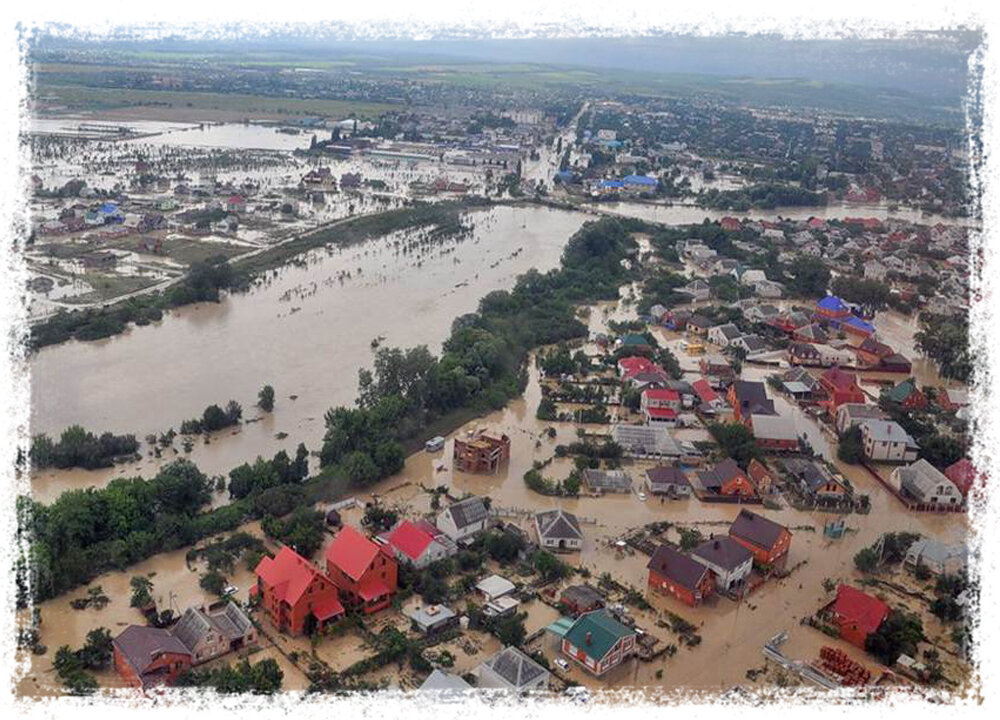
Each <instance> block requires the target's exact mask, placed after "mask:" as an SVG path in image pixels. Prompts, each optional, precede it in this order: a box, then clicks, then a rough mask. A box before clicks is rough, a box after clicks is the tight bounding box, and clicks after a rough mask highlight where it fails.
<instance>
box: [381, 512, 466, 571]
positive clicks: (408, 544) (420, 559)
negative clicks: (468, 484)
mask: <svg viewBox="0 0 1000 720" xmlns="http://www.w3.org/2000/svg"><path fill="white" fill-rule="evenodd" d="M382 537H384V538H385V541H386V542H387V543H388V546H389V547H390V548H391V549H392V552H393V555H395V556H396V560H398V561H399V562H402V563H406V562H408V563H412V564H413V566H414V567H416V568H425V567H427V566H428V565H430V564H431V563H433V562H436V561H437V560H441V559H443V558H445V557H448V556H449V555H451V554H453V553H452V552H451V550H453V549H455V550H457V548H455V546H454V543H452V542H448V540H449V538H447V537H443V536H442V533H441V531H440V530H438V529H437V528H436V527H434V526H433V525H431V524H430V523H428V522H427V521H426V520H420V521H418V522H412V521H411V520H404V521H403V522H401V523H399V525H397V526H396V527H395V529H393V531H392V532H390V533H386V534H385V535H384V536H382Z"/></svg>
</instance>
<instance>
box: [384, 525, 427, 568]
mask: <svg viewBox="0 0 1000 720" xmlns="http://www.w3.org/2000/svg"><path fill="white" fill-rule="evenodd" d="M386 539H387V540H388V541H389V544H390V545H392V546H393V547H394V548H396V549H397V550H399V551H400V552H402V553H403V554H404V555H406V557H408V558H410V560H417V559H419V558H420V556H421V555H423V554H424V550H426V549H427V546H428V545H430V544H431V543H432V542H433V541H434V536H433V535H431V534H430V533H428V532H426V531H424V530H421V529H420V528H419V527H417V526H416V525H415V524H413V523H412V522H410V521H409V520H404V521H403V522H401V523H400V524H399V525H397V526H396V529H395V530H393V531H392V532H391V533H389V535H388V537H387V538H386Z"/></svg>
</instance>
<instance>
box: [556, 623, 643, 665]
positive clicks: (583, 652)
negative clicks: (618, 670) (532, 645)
mask: <svg viewBox="0 0 1000 720" xmlns="http://www.w3.org/2000/svg"><path fill="white" fill-rule="evenodd" d="M635 646H636V632H635V630H633V629H632V628H629V627H626V626H625V625H622V624H621V623H620V622H618V621H617V620H615V618H614V617H612V616H611V614H610V613H609V612H608V611H607V610H595V611H594V612H589V613H585V614H583V615H581V616H580V617H579V618H577V620H576V622H575V623H573V625H572V626H571V627H570V629H569V630H568V631H567V632H566V635H565V636H564V637H563V639H562V647H561V649H562V653H563V655H565V656H566V657H568V658H570V659H572V660H574V661H575V662H577V663H579V664H580V665H581V666H583V668H584V669H585V670H586V671H587V672H589V673H590V674H591V675H595V676H598V677H600V676H601V675H603V674H604V673H606V672H607V671H608V670H611V669H612V668H614V667H617V666H618V665H621V664H622V663H623V662H624V661H625V660H627V659H628V658H629V657H630V656H631V655H632V654H633V653H634V652H635Z"/></svg>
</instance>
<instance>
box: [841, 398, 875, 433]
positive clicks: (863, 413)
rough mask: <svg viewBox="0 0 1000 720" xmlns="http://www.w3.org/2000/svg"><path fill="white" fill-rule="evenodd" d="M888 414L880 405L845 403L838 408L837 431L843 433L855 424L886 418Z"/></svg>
mask: <svg viewBox="0 0 1000 720" xmlns="http://www.w3.org/2000/svg"><path fill="white" fill-rule="evenodd" d="M885 418H886V414H885V412H884V411H883V410H882V408H880V407H879V406H878V405H866V404H865V403H844V404H843V405H841V406H840V407H838V408H837V414H836V425H837V432H838V433H839V434H841V435H843V434H844V433H845V432H847V431H848V430H850V429H851V428H852V427H854V426H855V425H860V424H861V423H863V422H864V421H866V420H885Z"/></svg>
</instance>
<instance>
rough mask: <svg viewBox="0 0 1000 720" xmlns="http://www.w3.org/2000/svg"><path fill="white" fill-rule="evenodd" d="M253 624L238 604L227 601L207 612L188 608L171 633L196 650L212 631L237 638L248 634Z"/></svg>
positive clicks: (188, 647) (233, 638) (186, 645)
mask: <svg viewBox="0 0 1000 720" xmlns="http://www.w3.org/2000/svg"><path fill="white" fill-rule="evenodd" d="M250 628H251V624H250V620H249V618H247V616H246V615H245V614H244V613H243V611H242V610H240V608H239V607H238V606H237V605H234V604H233V603H227V604H226V606H225V607H224V608H221V609H219V610H215V611H213V612H210V613H206V612H205V611H203V610H202V609H201V608H188V609H187V610H185V611H184V614H183V615H181V619H180V620H179V621H178V622H177V624H176V625H175V626H174V627H173V628H172V629H171V631H170V632H171V634H172V635H173V636H174V637H176V638H177V639H178V640H180V641H181V642H182V643H184V646H185V647H187V649H188V650H189V651H191V652H194V650H195V648H196V647H197V645H198V643H199V642H201V640H202V638H204V637H205V635H206V634H208V633H209V632H210V631H213V630H214V631H215V632H217V633H219V634H220V635H222V636H224V637H227V638H229V639H230V640H237V639H239V638H241V637H243V636H245V635H246V634H247V631H248V630H250Z"/></svg>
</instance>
